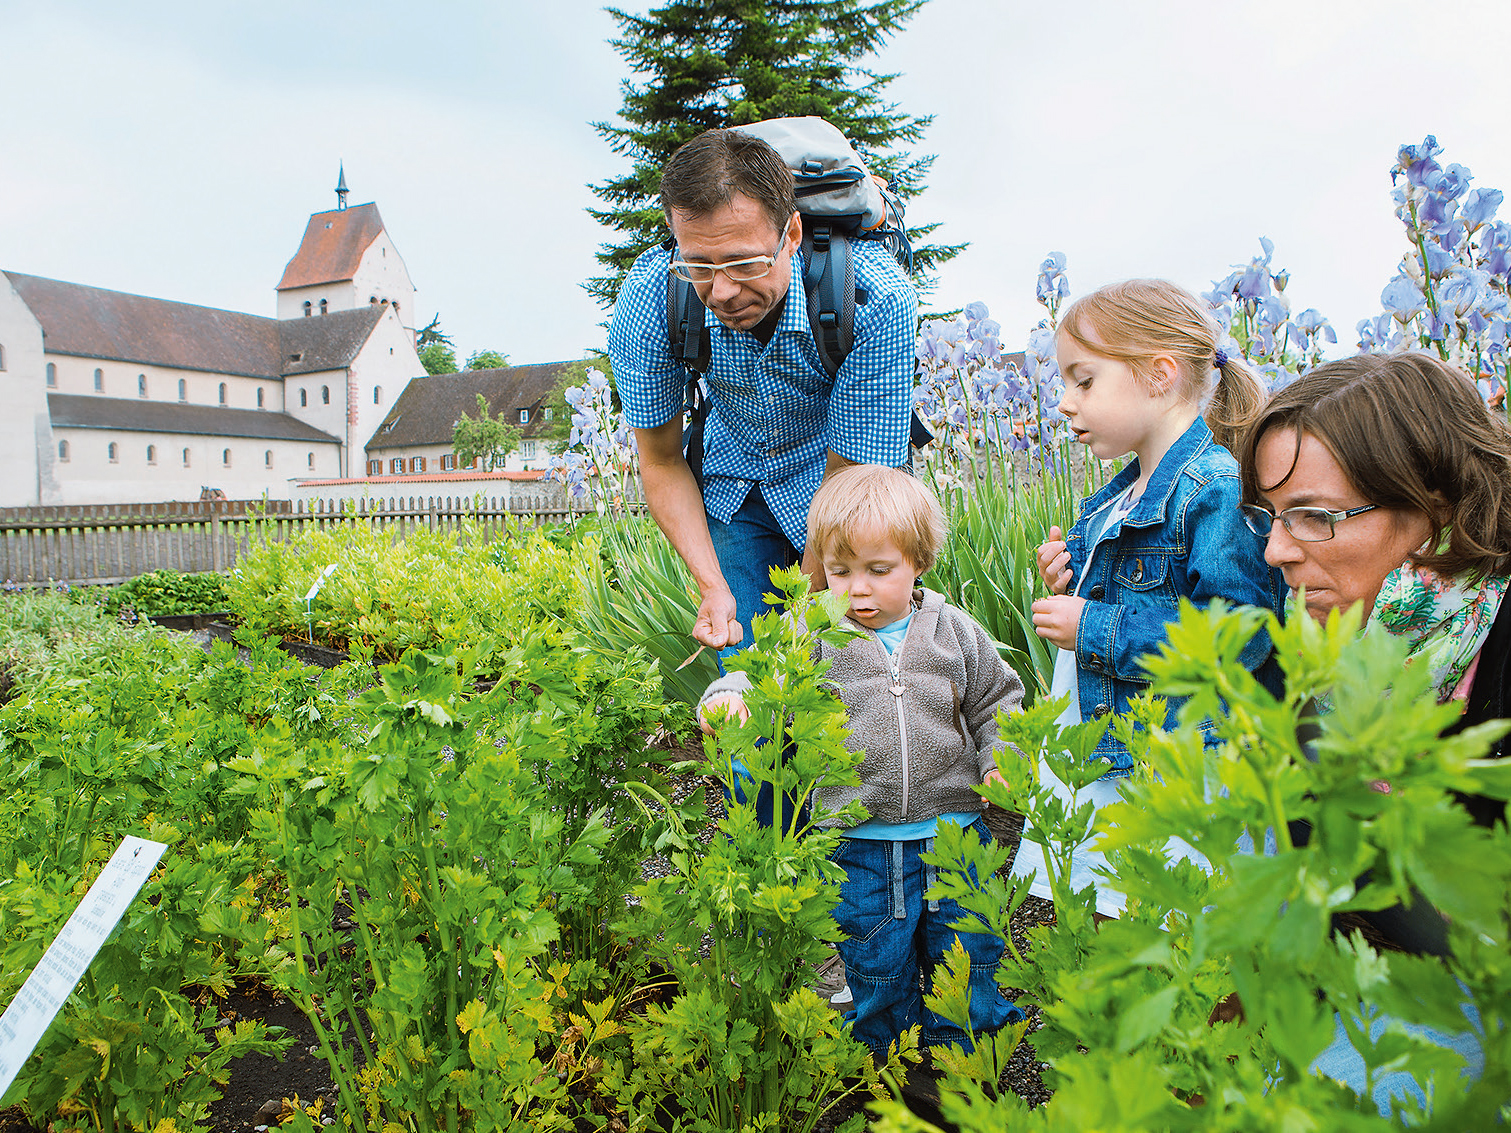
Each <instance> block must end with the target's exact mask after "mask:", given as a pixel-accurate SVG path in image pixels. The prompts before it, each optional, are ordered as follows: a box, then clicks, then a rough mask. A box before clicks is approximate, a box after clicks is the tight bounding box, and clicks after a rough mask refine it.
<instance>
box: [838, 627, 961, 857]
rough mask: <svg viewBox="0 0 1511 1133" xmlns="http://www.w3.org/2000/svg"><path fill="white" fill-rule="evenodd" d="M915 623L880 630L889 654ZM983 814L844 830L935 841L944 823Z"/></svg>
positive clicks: (856, 834)
mask: <svg viewBox="0 0 1511 1133" xmlns="http://www.w3.org/2000/svg"><path fill="white" fill-rule="evenodd" d="M912 620H913V614H912V612H911V611H910V612H909V613H908V614H907V615H906V616H905V617H902V618H899V619H898V620H897V621H895V622H893V623H892V624H891V625H889V626H882V628H881V629H879V630H877V631H876V637H877V639H878V640H879V641H880V642H881V643H882V646H883V647H884V648H885V649H886V651H887V653H888V655H889V656H890V655H891V654H893V653H896V652H897V647H898V646H899V645H901V644H902V639H903V638H904V637H906V636H907V633H908V623H909V622H911V621H912ZM980 817H981V815H980V814H967V813H964V812H957V813H953V814H941V815H940V816H939V817H938V818H925V819H923V820H921V821H919V822H877V821H875V820H872V821H869V822H862V823H861V824H860V825H859V826H852V827H851V828H850V829H849V830H845V831H843V834H844V836H845V837H846V838H867V839H871V840H873V841H883V842H911V841H914V840H916V839H920V838H932V837H934V836H935V835H936V834H938V833H939V823H940V821H941V820H943V821H948V822H958V823H959V824H960V825H961V826H962V827H966V826H969V825H970V824H971V823H973V822H975V821H976V819H978V818H980Z"/></svg>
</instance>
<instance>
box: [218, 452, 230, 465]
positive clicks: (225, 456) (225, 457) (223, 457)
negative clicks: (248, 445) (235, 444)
mask: <svg viewBox="0 0 1511 1133" xmlns="http://www.w3.org/2000/svg"><path fill="white" fill-rule="evenodd" d="M220 462H221V463H222V464H223V465H225V466H226V467H227V468H230V467H231V450H230V449H228V448H227V449H221V450H220Z"/></svg>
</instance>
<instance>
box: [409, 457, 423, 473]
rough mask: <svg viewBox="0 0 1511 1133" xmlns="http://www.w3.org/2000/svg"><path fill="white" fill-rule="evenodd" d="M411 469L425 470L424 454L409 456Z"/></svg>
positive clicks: (416, 470)
mask: <svg viewBox="0 0 1511 1133" xmlns="http://www.w3.org/2000/svg"><path fill="white" fill-rule="evenodd" d="M409 470H410V471H411V472H424V471H425V458H424V457H423V456H411V457H410V458H409Z"/></svg>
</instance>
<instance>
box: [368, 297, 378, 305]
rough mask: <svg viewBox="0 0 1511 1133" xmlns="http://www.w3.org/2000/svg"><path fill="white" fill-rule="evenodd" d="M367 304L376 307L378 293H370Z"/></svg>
mask: <svg viewBox="0 0 1511 1133" xmlns="http://www.w3.org/2000/svg"><path fill="white" fill-rule="evenodd" d="M367 304H368V306H370V307H376V306H377V305H378V297H377V296H376V295H369V296H368V297H367Z"/></svg>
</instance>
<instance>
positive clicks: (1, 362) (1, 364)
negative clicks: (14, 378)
mask: <svg viewBox="0 0 1511 1133" xmlns="http://www.w3.org/2000/svg"><path fill="white" fill-rule="evenodd" d="M3 369H5V347H3V346H0V370H3Z"/></svg>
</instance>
